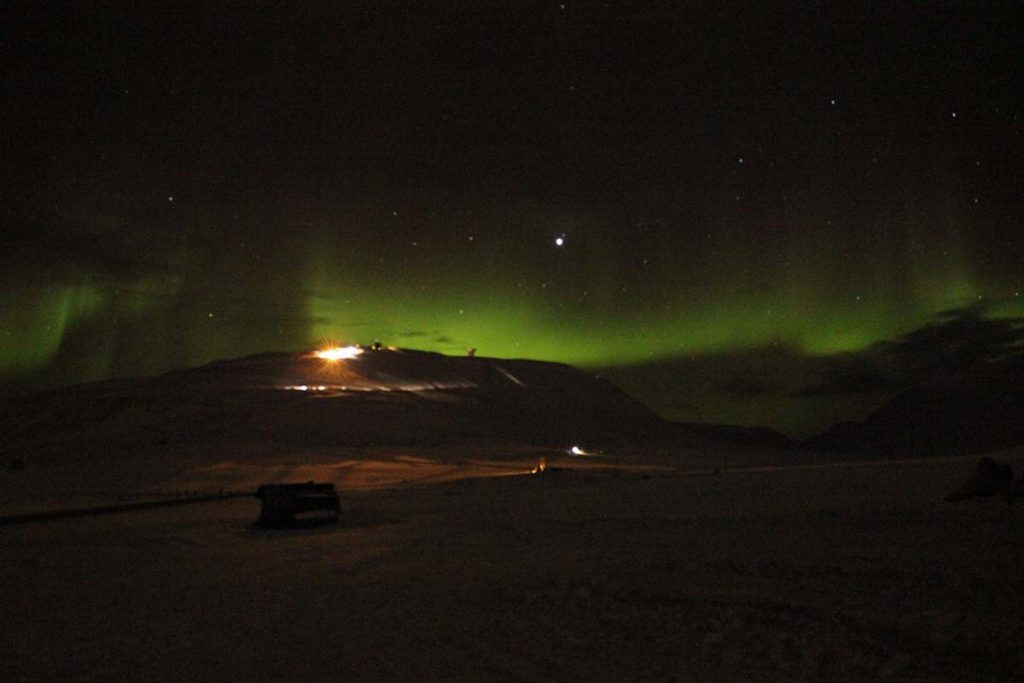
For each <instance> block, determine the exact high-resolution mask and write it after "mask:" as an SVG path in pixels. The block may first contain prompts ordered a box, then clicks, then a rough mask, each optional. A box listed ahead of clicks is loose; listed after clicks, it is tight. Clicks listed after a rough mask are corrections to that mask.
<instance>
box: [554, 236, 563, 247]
mask: <svg viewBox="0 0 1024 683" xmlns="http://www.w3.org/2000/svg"><path fill="white" fill-rule="evenodd" d="M564 244H565V235H559V236H558V237H556V238H555V246H556V247H561V246H563V245H564Z"/></svg>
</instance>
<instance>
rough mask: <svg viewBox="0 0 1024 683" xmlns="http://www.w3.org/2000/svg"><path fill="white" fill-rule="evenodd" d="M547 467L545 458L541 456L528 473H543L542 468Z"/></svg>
mask: <svg viewBox="0 0 1024 683" xmlns="http://www.w3.org/2000/svg"><path fill="white" fill-rule="evenodd" d="M547 468H548V461H547V458H541V459H540V460H538V461H537V466H536V467H534V468H533V469H532V470H530V474H543V473H544V470H546V469H547Z"/></svg>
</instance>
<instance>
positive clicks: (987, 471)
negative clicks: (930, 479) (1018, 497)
mask: <svg viewBox="0 0 1024 683" xmlns="http://www.w3.org/2000/svg"><path fill="white" fill-rule="evenodd" d="M1012 483H1013V469H1012V468H1011V467H1010V466H1009V465H1007V464H1006V463H1001V462H996V461H995V460H993V459H992V458H987V457H986V458H982V459H981V460H979V461H978V466H977V467H975V468H974V474H972V475H971V478H970V479H968V480H967V481H966V482H965V483H964V485H963V486H961V487H960V488H958V489H957V490H956V491H953V492H952V493H950V494H949V495H948V496H946V502H947V503H956V502H959V501H961V500H967V499H968V498H982V497H986V496H994V495H996V494H1002V495H1003V496H1004V497H1005V498H1006V500H1007V502H1009V501H1011V500H1013V493H1014V491H1013V486H1012ZM1017 488H1018V489H1019V488H1020V487H1019V486H1018V487H1017Z"/></svg>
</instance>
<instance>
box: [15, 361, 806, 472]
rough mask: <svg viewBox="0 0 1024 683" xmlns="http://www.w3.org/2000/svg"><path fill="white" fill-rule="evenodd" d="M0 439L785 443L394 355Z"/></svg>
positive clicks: (589, 393) (272, 372)
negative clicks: (667, 418) (676, 420)
mask: <svg viewBox="0 0 1024 683" xmlns="http://www.w3.org/2000/svg"><path fill="white" fill-rule="evenodd" d="M0 433H2V434H3V437H4V438H3V443H2V444H0V456H7V457H8V458H17V457H20V456H19V454H24V453H27V452H39V451H43V452H49V453H52V454H56V453H57V452H61V451H65V453H64V455H63V456H62V457H76V455H77V456H80V457H88V453H90V452H94V451H96V450H101V451H103V452H109V451H110V450H111V449H116V450H119V451H123V452H124V453H126V454H130V453H131V452H133V451H139V450H142V449H148V448H152V447H153V446H154V445H156V444H159V445H162V446H168V447H175V446H180V447H184V448H189V449H193V450H197V449H198V450H208V449H216V448H218V445H223V448H224V449H225V450H230V449H231V448H233V447H234V446H233V445H236V444H239V443H245V442H249V443H252V442H260V443H263V444H274V443H280V444H282V445H288V446H299V447H308V448H319V447H334V446H364V445H435V444H448V443H460V442H461V443H467V442H473V441H476V440H479V441H484V440H486V441H492V442H493V441H508V442H515V443H524V444H537V445H545V446H558V447H563V448H564V447H568V446H570V445H575V444H580V445H583V446H586V447H605V446H608V445H613V444H615V443H620V442H630V443H688V444H694V443H701V442H704V441H707V440H709V439H715V440H719V441H728V442H742V443H757V444H761V445H770V446H774V445H785V444H787V443H788V440H787V439H786V438H785V437H783V436H782V435H779V434H777V433H775V432H772V431H771V430H763V429H746V428H742V427H730V426H713V425H685V424H679V423H672V422H669V421H666V420H663V419H661V418H660V417H658V416H657V415H656V414H655V413H653V412H652V411H651V410H650V409H648V408H647V407H646V406H644V405H642V404H641V403H639V402H638V401H636V400H634V399H632V398H631V397H629V396H628V395H627V394H625V393H624V392H623V391H621V390H619V389H618V388H617V387H615V386H614V385H612V384H611V383H609V382H608V381H606V380H603V379H600V378H598V377H595V376H594V375H591V374H588V373H585V372H582V371H580V370H577V369H575V368H572V367H570V366H567V365H562V364H558V363H547V362H540V361H528V360H499V359H492V358H474V357H452V356H444V355H441V354H437V353H428V352H422V351H410V350H399V349H391V350H388V349H382V350H377V351H374V350H365V351H364V352H363V353H362V354H361V355H359V356H357V357H355V358H352V359H347V360H336V361H325V360H322V359H320V358H317V357H315V356H313V355H312V354H291V353H271V354H260V355H256V356H249V357H245V358H239V359H234V360H225V361H217V362H214V363H210V364H208V365H205V366H202V367H198V368H194V369H189V370H183V371H175V372H170V373H167V374H164V375H160V376H157V377H153V378H146V379H129V380H111V381H104V382H97V383H91V384H83V385H78V386H74V387H68V388H65V389H60V390H56V391H50V392H46V393H41V394H36V395H34V396H26V397H18V398H12V399H7V400H5V401H3V402H2V403H0ZM66 451H73V453H71V452H66Z"/></svg>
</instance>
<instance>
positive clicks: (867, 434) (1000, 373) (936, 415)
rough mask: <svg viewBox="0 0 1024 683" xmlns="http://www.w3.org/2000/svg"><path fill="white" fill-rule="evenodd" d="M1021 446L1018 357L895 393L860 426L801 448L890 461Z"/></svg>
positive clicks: (1023, 376) (1023, 392) (1022, 382)
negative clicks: (884, 457) (891, 457)
mask: <svg viewBox="0 0 1024 683" xmlns="http://www.w3.org/2000/svg"><path fill="white" fill-rule="evenodd" d="M1021 443H1024V356H1021V355H1016V356H1011V357H1009V358H1005V359H1003V360H998V361H986V362H981V363H978V364H976V365H974V366H972V367H970V368H969V369H966V370H961V371H959V372H955V373H952V374H949V375H946V376H943V377H940V378H938V379H935V380H932V381H927V382H922V383H920V384H918V385H916V386H914V387H911V388H909V389H906V390H904V391H903V392H901V393H899V394H898V395H897V396H896V397H895V398H893V399H892V400H891V401H889V402H888V403H886V404H885V405H883V406H882V407H881V408H879V409H878V410H876V411H875V412H873V413H872V414H871V415H869V416H868V417H867V419H865V420H864V421H863V422H845V423H840V424H837V425H835V426H833V427H831V428H830V429H828V430H827V431H826V432H824V433H823V434H821V435H819V436H816V437H814V438H813V439H810V440H808V441H806V442H804V445H806V446H808V447H810V448H814V449H818V450H823V451H832V452H844V453H875V454H890V455H922V456H927V455H954V454H968V453H986V452H990V451H995V450H999V449H1003V448H1009V447H1012V446H1016V445H1019V444H1021Z"/></svg>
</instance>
